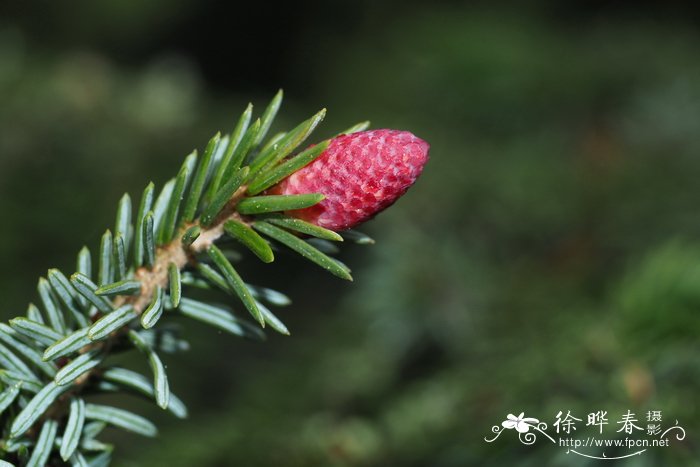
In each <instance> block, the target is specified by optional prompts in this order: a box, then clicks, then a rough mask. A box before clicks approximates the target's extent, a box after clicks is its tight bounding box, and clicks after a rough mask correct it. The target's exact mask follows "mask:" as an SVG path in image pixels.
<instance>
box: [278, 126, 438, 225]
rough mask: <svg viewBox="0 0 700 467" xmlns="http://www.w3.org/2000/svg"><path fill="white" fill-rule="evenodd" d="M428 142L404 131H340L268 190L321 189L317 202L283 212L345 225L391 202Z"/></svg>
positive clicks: (414, 174) (420, 162) (412, 176)
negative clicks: (310, 159)
mask: <svg viewBox="0 0 700 467" xmlns="http://www.w3.org/2000/svg"><path fill="white" fill-rule="evenodd" d="M429 148H430V146H429V145H428V143H427V142H425V141H423V140H422V139H420V138H418V137H416V136H415V135H413V134H412V133H409V132H408V131H398V130H370V131H362V132H358V133H352V134H350V135H340V136H338V137H336V138H334V139H333V140H332V141H331V143H330V144H329V145H328V148H326V150H325V151H324V152H323V154H321V156H319V157H318V159H316V160H315V161H314V162H312V163H311V164H309V165H307V166H306V167H304V168H303V169H301V170H299V171H297V172H295V173H294V174H292V175H291V176H289V177H288V178H286V179H284V180H282V181H281V182H280V183H278V184H277V185H276V186H274V187H272V188H271V189H270V190H269V191H268V193H270V194H282V195H296V194H303V193H322V194H323V195H325V199H324V200H323V201H321V202H320V203H319V204H317V205H315V206H312V207H310V208H306V209H300V210H296V211H290V212H288V213H287V214H289V215H292V216H295V217H298V218H300V219H304V220H306V221H308V222H311V223H314V224H316V225H318V226H321V227H325V228H327V229H331V230H344V229H349V228H352V227H354V226H356V225H357V224H360V223H362V222H364V221H366V220H368V219H370V218H372V217H373V216H375V215H376V214H378V213H379V212H381V211H382V210H384V209H386V208H387V207H389V206H391V205H392V204H393V203H394V202H395V201H396V200H397V199H398V198H399V197H401V195H403V194H404V193H405V192H406V190H408V188H409V187H410V186H411V185H413V183H414V182H415V181H416V179H417V178H418V176H419V175H420V174H421V172H422V171H423V166H424V165H425V163H426V162H427V160H428V149H429Z"/></svg>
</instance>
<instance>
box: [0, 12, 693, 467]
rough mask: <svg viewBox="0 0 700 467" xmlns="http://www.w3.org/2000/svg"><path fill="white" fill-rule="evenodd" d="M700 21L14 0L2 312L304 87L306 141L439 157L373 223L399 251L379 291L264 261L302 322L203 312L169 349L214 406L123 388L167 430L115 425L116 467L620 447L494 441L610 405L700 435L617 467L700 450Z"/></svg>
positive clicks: (7, 76)
mask: <svg viewBox="0 0 700 467" xmlns="http://www.w3.org/2000/svg"><path fill="white" fill-rule="evenodd" d="M699 20H700V16H699V15H698V12H697V10H696V9H695V8H693V7H692V3H691V2H688V3H687V4H686V3H682V2H583V1H579V2H556V1H535V2H527V4H526V5H525V4H523V3H521V2H456V1H455V2H441V3H438V2H415V1H414V2H411V1H403V2H394V1H391V2H372V1H369V0H367V1H356V2H340V1H326V2H322V1H311V2H303V3H299V2H296V3H295V2H285V3H281V4H279V5H273V4H269V3H265V2H247V3H245V4H238V2H214V1H194V0H171V1H164V0H152V1H140V2H136V1H123V0H107V1H99V2H95V1H87V0H83V1H75V2H51V1H35V2H3V3H0V212H1V213H2V221H0V226H1V228H0V264H2V265H3V267H2V272H0V297H1V298H0V303H2V307H1V308H0V310H1V313H2V316H3V317H4V318H11V317H13V316H16V315H19V314H22V313H24V310H25V307H26V304H27V302H28V301H30V300H35V298H34V296H35V292H34V289H35V284H36V278H37V277H38V276H40V275H43V274H45V272H46V269H47V268H49V267H54V266H57V267H60V268H62V269H65V270H70V269H72V267H73V264H74V253H75V252H77V250H78V249H79V248H80V247H81V246H82V245H83V244H87V245H89V246H91V247H92V248H96V247H97V244H98V242H99V237H100V235H101V233H102V232H103V230H104V228H106V227H108V226H111V225H112V224H113V221H114V208H115V206H116V202H117V200H118V199H119V197H120V196H121V194H122V193H123V192H124V191H128V192H130V193H131V194H132V196H135V197H137V196H138V194H139V193H140V191H141V189H142V187H143V186H144V185H145V184H146V183H147V182H148V181H149V180H153V181H155V182H156V183H157V184H159V185H162V183H163V182H164V181H165V180H167V179H168V178H169V177H171V176H173V175H174V173H175V172H176V171H177V169H178V167H179V164H180V162H181V159H182V157H183V156H184V155H186V154H187V153H189V151H190V150H191V149H192V148H193V147H195V146H196V147H200V148H201V147H202V146H203V145H204V143H205V142H206V140H207V139H208V138H209V137H210V136H211V135H212V134H213V133H214V132H215V131H216V130H219V129H221V130H224V131H229V130H230V128H231V127H232V126H233V124H234V122H235V119H236V118H237V116H238V114H239V113H240V112H241V110H242V109H243V107H244V106H245V104H246V103H247V102H248V101H249V100H252V101H253V103H254V104H255V105H256V109H258V112H259V111H260V110H261V109H262V108H263V106H264V105H265V103H266V101H267V100H268V99H269V98H270V97H271V96H272V95H273V94H274V92H275V91H276V90H277V88H279V87H282V88H284V89H285V96H286V97H285V104H284V106H283V111H282V112H281V115H280V118H279V120H278V122H277V123H276V126H275V129H277V130H280V129H284V128H286V127H288V126H290V125H292V124H294V123H295V122H296V121H299V120H301V119H302V118H305V117H306V116H308V115H311V114H312V113H314V112H315V111H317V110H318V109H319V108H321V107H327V108H328V110H329V114H328V117H327V118H326V121H325V123H324V125H323V127H322V128H321V129H320V130H319V135H320V136H319V138H321V137H325V136H327V135H330V134H333V132H334V131H337V130H340V129H342V128H345V127H347V126H349V125H350V124H352V123H355V122H356V121H360V120H364V119H371V120H372V122H373V127H375V128H382V127H391V128H400V129H406V130H410V131H413V132H414V133H416V134H417V135H418V136H420V137H422V138H424V139H426V140H427V141H429V142H430V143H431V145H432V149H431V157H432V158H431V161H430V163H429V165H428V166H427V168H426V171H425V173H424V175H423V177H422V178H421V179H420V180H419V182H418V183H417V185H416V186H415V187H414V188H413V189H412V190H411V191H410V192H409V193H408V194H407V195H406V196H405V197H404V198H403V199H402V200H401V201H400V202H399V203H397V204H396V205H395V207H393V208H392V209H391V210H389V211H388V212H386V213H385V214H382V215H381V216H379V217H378V218H377V219H376V220H374V221H372V222H371V223H369V224H367V225H366V227H365V228H364V229H363V230H365V231H367V232H368V233H370V234H371V235H372V236H373V237H375V238H376V240H377V244H376V245H374V246H369V247H358V246H353V245H346V246H345V248H344V252H343V253H342V255H341V258H342V259H343V261H345V262H346V263H348V264H350V265H351V267H352V268H353V272H354V276H355V282H354V283H352V284H345V283H341V281H338V280H336V279H334V278H333V277H331V276H327V275H325V274H322V273H321V272H319V271H317V270H316V269H314V268H313V266H311V265H309V264H306V263H304V262H302V261H298V260H296V259H294V258H292V257H291V256H283V257H282V258H281V259H280V261H279V264H277V262H276V263H275V266H274V267H269V268H262V267H260V266H258V265H256V263H255V262H254V261H246V262H245V263H244V264H245V266H242V270H243V273H244V274H245V276H246V277H247V278H249V280H250V281H251V282H253V283H261V284H266V285H272V286H276V287H278V288H279V289H281V290H283V291H285V292H287V293H288V294H289V295H290V296H291V297H292V298H293V299H294V304H293V305H291V306H290V307H288V308H287V309H283V310H280V312H279V313H278V315H279V316H280V317H281V318H282V319H283V320H284V321H285V322H286V323H287V325H288V326H289V327H290V329H291V331H292V337H289V338H285V337H281V336H276V335H272V336H270V339H268V341H267V342H265V343H256V342H249V341H243V340H239V339H233V338H231V337H229V336H224V335H220V334H217V333H216V332H215V331H212V330H211V329H208V328H204V327H201V326H198V325H195V324H190V323H185V322H183V323H182V324H183V326H184V328H185V329H184V334H186V335H187V336H189V337H191V339H190V341H191V344H192V350H191V351H189V352H188V353H185V354H182V355H175V356H166V357H165V360H166V363H167V365H168V369H169V374H170V378H171V388H172V389H173V391H174V392H175V393H177V394H178V395H179V396H180V397H181V398H182V399H184V400H185V402H187V403H188V405H189V406H190V411H191V416H190V420H188V421H185V422H182V421H177V420H173V419H171V418H170V417H169V416H168V415H167V414H163V413H160V412H158V411H157V409H155V408H153V407H152V406H153V404H152V403H146V402H141V401H136V400H134V399H131V398H124V399H119V400H118V401H113V402H114V403H115V404H117V405H120V406H125V407H132V408H134V409H135V410H137V411H140V412H141V413H145V414H147V415H148V416H149V417H152V418H153V419H155V420H156V421H158V423H159V426H160V428H161V435H160V437H159V438H158V439H157V440H142V439H139V438H137V437H136V436H133V437H132V436H130V435H125V434H122V433H121V432H116V431H115V432H113V433H110V434H109V437H111V439H112V440H113V441H114V442H115V443H116V444H117V449H116V455H115V459H116V460H117V465H202V466H204V465H251V466H253V465H261V466H262V465H289V466H307V465H338V466H365V465H367V466H373V465H405V466H423V465H435V466H463V465H543V464H547V465H587V463H592V464H593V463H596V462H595V461H589V460H587V459H585V458H583V457H574V455H573V454H568V455H567V454H566V450H565V449H564V448H558V447H554V446H552V445H550V444H547V443H548V441H546V440H544V439H540V440H538V441H537V443H536V444H535V445H533V446H529V447H528V446H523V445H522V444H520V443H519V442H518V441H517V439H516V437H515V436H514V434H513V433H512V432H504V434H503V436H501V437H500V438H499V439H498V440H497V441H495V442H494V443H492V444H489V443H486V442H485V441H484V440H483V439H484V437H485V436H491V426H492V425H498V424H500V422H501V421H502V420H503V419H504V417H505V415H506V414H508V413H514V414H515V415H517V414H519V413H520V412H522V411H524V412H525V413H526V415H527V416H532V417H537V418H539V419H541V420H542V421H546V422H547V423H548V424H550V425H551V423H552V422H553V421H554V418H555V415H556V414H557V412H558V411H559V410H563V411H564V412H566V411H567V410H570V411H571V412H572V413H573V414H575V415H576V416H577V417H579V418H583V419H584V420H585V417H586V414H587V413H589V412H594V411H597V410H607V411H608V412H609V418H610V423H611V425H610V426H609V427H608V429H607V431H606V433H607V434H608V437H610V438H613V437H618V436H620V434H619V433H616V430H617V427H618V426H617V425H615V422H616V421H617V420H619V419H620V416H621V415H622V414H623V413H624V412H626V411H627V410H631V411H632V412H635V413H636V414H637V416H638V418H639V419H640V420H641V422H640V423H641V424H643V425H645V424H646V421H645V420H644V416H645V414H646V412H647V411H648V410H662V411H663V414H664V419H663V422H662V424H663V425H664V426H665V427H667V426H670V425H673V424H674V423H675V421H676V420H678V423H679V424H680V425H682V426H683V427H685V429H686V432H687V437H686V439H685V440H684V441H682V442H674V443H672V447H669V448H657V449H650V450H648V451H647V452H645V453H644V454H643V455H641V456H636V457H634V458H632V459H629V460H627V461H624V462H619V463H618V465H635V466H636V465H640V466H646V465H700V464H699V463H698V461H697V460H696V459H697V457H698V453H699V450H698V433H700V421H699V420H700V407H699V405H698V404H699V403H700V399H699V398H698V391H699V390H700V357H699V355H700V354H699V353H698V350H699V348H698V335H699V334H700V317H699V312H700V239H699V238H698V237H699V235H700V209H699V208H698V206H699V205H700V183H699V182H698V180H699V176H700V118H698V116H699V115H700V61H699V60H698V51H699V50H700V29H699V28H700V24H699ZM273 131H274V129H273ZM130 364H131V363H130ZM133 364H134V365H136V366H137V367H140V368H141V367H142V368H143V369H144V371H147V370H146V365H145V363H143V362H141V361H140V359H139V358H138V356H135V357H134V358H133ZM586 430H590V427H589V428H586V427H584V426H583V422H582V424H581V425H580V426H579V433H580V434H581V436H584V435H585V434H587V433H589V432H587V431H586ZM640 436H641V435H640ZM642 437H643V436H642ZM626 453H628V451H626V450H617V451H615V450H614V449H612V450H611V449H609V450H606V451H605V454H606V455H608V456H613V455H624V454H626ZM597 454H600V453H597Z"/></svg>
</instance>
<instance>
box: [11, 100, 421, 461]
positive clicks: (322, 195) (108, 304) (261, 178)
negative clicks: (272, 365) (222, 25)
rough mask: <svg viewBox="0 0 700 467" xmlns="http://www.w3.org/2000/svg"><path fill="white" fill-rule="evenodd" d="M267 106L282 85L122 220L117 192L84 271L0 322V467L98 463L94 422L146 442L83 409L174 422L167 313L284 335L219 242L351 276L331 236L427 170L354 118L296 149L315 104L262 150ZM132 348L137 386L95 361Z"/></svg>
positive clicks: (104, 453) (260, 292)
mask: <svg viewBox="0 0 700 467" xmlns="http://www.w3.org/2000/svg"><path fill="white" fill-rule="evenodd" d="M281 101H282V92H281V91H280V92H279V93H278V94H277V95H276V96H275V97H274V98H273V99H272V101H271V103H270V104H269V105H268V107H267V108H266V109H265V111H264V112H263V115H262V116H261V117H260V118H258V119H256V120H255V121H254V122H253V123H252V124H251V123H250V122H251V120H252V113H253V107H252V105H250V104H249V105H248V106H247V108H246V109H245V111H244V112H243V114H242V115H241V117H240V118H239V120H238V122H237V124H236V125H235V128H234V129H233V131H232V132H231V133H230V134H226V135H223V136H222V135H221V133H217V134H216V135H214V136H213V137H212V138H211V139H210V140H209V142H208V143H207V145H206V146H205V148H204V151H203V152H202V154H201V156H200V155H199V153H198V152H197V151H193V152H192V153H190V154H189V155H188V156H187V157H186V158H185V161H184V163H183V164H182V166H181V168H180V170H179V172H178V174H177V175H176V177H174V178H173V179H171V180H169V181H168V182H166V183H165V184H164V185H163V187H162V188H161V190H160V192H157V191H156V187H155V184H154V183H152V182H151V183H149V184H148V185H147V186H146V187H145V188H144V190H143V193H142V196H141V199H140V200H139V202H138V204H137V208H136V210H135V211H134V204H133V203H132V200H131V197H130V196H129V195H128V194H125V195H124V196H123V197H122V198H121V199H120V201H119V203H118V208H117V215H116V219H115V224H114V228H113V230H107V231H106V232H105V233H104V235H103V236H102V239H101V242H100V245H99V250H98V254H97V256H96V260H97V261H96V264H93V258H92V254H91V251H90V249H89V248H87V247H83V248H82V249H81V250H80V252H79V253H78V259H77V264H76V272H75V273H73V274H71V275H69V276H67V275H66V274H64V273H63V272H61V271H60V270H58V269H50V270H49V271H48V274H47V277H46V278H41V279H40V280H39V284H38V286H37V291H38V293H39V299H40V301H39V303H40V305H41V307H37V306H35V305H34V304H30V305H29V308H28V310H27V313H26V316H20V317H16V318H14V319H12V320H10V322H9V325H7V324H2V323H0V368H1V369H0V426H2V432H1V434H0V436H1V438H0V454H2V457H3V458H4V459H7V462H13V463H15V464H18V465H19V464H21V465H24V464H26V465H46V464H51V465H53V464H55V463H59V462H60V461H63V462H70V463H71V464H72V465H81V466H82V465H105V464H107V463H108V462H109V460H110V457H111V452H112V446H110V445H107V444H104V443H102V442H100V441H98V440H97V439H96V438H97V436H98V435H99V433H100V432H101V431H102V429H103V428H104V427H105V426H106V425H113V426H115V427H118V428H122V429H124V430H127V431H131V432H134V433H137V434H141V435H144V436H155V435H156V434H157V429H156V427H155V425H153V423H151V422H150V421H148V420H146V419H145V418H143V417H141V416H140V415H137V414H134V413H131V412H129V411H126V410H123V409H120V408H117V407H110V406H104V405H98V404H94V403H91V402H89V400H88V399H87V398H88V397H89V396H90V395H91V394H94V393H104V392H107V393H110V392H122V391H125V392H132V393H135V394H139V395H141V396H145V397H147V398H149V399H152V400H154V401H155V403H156V404H157V405H158V406H159V407H160V408H162V409H166V410H169V411H170V412H171V413H173V414H174V415H175V416H176V417H179V418H184V417H186V416H187V409H186V407H185V405H184V404H183V403H182V401H181V400H180V399H178V398H177V397H176V396H175V395H174V394H172V393H171V391H170V384H169V382H168V375H167V372H166V369H165V366H164V365H163V363H162V360H161V358H160V354H162V353H176V352H180V351H183V350H186V349H187V348H188V347H189V345H188V344H187V342H186V341H184V340H182V339H181V338H180V337H179V335H178V333H177V330H176V328H174V327H173V326H172V325H171V324H170V323H168V322H167V321H168V320H167V318H168V316H169V315H180V316H184V317H186V318H189V319H194V320H197V321H200V322H203V323H205V324H208V325H210V326H213V327H215V328H217V329H219V330H223V331H226V332H228V333H230V334H234V335H237V336H241V337H252V338H260V337H262V336H264V334H262V329H263V328H265V327H266V326H269V328H271V329H273V330H274V331H276V332H278V333H281V334H286V335H288V334H289V330H288V329H287V327H286V326H285V324H284V323H283V322H282V321H281V320H280V319H279V318H278V317H277V316H275V315H274V314H273V312H272V311H271V310H270V308H268V306H267V305H274V306H285V305H288V304H289V303H290V301H289V299H288V298H287V297H286V296H285V295H283V294H282V293H280V292H277V291H274V290H271V289H267V288H264V287H258V286H252V285H250V284H248V283H246V282H245V281H244V279H243V278H242V276H241V275H240V273H239V272H238V269H237V266H234V264H235V263H236V257H237V255H238V253H236V251H235V250H230V249H229V248H228V246H227V245H226V242H227V239H231V240H233V241H234V242H235V245H238V246H240V247H243V248H244V249H247V250H249V251H250V252H252V253H253V254H254V256H256V257H257V258H258V259H260V260H261V261H263V262H264V263H272V262H273V261H274V259H275V256H274V253H273V249H272V247H271V245H272V244H280V245H284V246H286V247H287V248H288V249H289V250H291V251H294V252H296V253H298V254H299V255H301V256H302V257H303V258H306V259H308V260H310V261H311V262H313V263H316V264H317V265H319V266H320V267H322V268H324V269H326V270H327V271H329V272H330V273H332V274H334V275H336V276H338V277H340V278H342V279H346V280H352V276H351V271H350V269H349V268H348V267H347V266H346V265H344V264H343V263H341V262H340V261H338V260H337V259H335V258H334V257H333V256H332V255H333V252H334V251H336V250H337V249H336V248H335V247H334V246H333V245H332V242H341V241H343V240H351V241H355V242H357V243H360V244H369V243H373V241H372V240H371V239H369V237H367V236H366V235H364V234H361V233H358V232H355V231H353V230H348V229H349V228H351V227H353V226H355V225H357V224H359V223H361V222H363V221H365V220H367V219H369V218H371V217H372V216H374V215H375V214H376V213H378V212H380V211H381V210H383V209H384V208H386V207H387V206H389V205H391V204H392V203H393V202H394V201H395V200H396V199H397V198H398V197H399V196H401V195H402V194H403V193H404V192H405V191H406V190H407V189H408V187H409V186H410V185H412V184H413V182H414V181H415V180H416V178H417V177H418V175H419V174H420V172H421V170H422V168H423V165H424V164H425V162H426V160H427V152H428V146H427V143H425V142H424V141H422V140H420V139H418V138H416V137H415V136H413V135H411V134H410V133H408V132H398V131H393V130H375V131H365V129H366V127H367V126H368V122H363V123H359V124H357V125H354V126H353V127H351V128H350V129H348V130H347V131H346V132H344V133H343V134H341V135H338V136H336V137H334V138H332V139H330V140H325V141H323V142H321V143H318V144H316V145H311V146H310V147H308V148H306V149H303V150H299V148H300V147H301V145H302V144H303V143H304V142H305V140H306V139H307V138H308V137H309V136H310V135H311V134H312V132H313V131H314V130H315V129H316V127H317V126H318V125H319V123H320V122H321V121H322V120H323V118H324V117H325V114H326V111H325V109H322V110H321V111H319V112H318V113H316V114H315V115H313V116H312V117H310V118H309V119H307V120H304V121H303V122H301V123H300V124H298V125H297V126H296V127H294V128H293V129H291V130H290V131H287V132H281V133H278V134H276V135H274V136H272V137H270V138H268V139H267V141H266V140H265V138H266V135H267V133H268V131H269V129H270V128H271V126H272V124H273V121H274V118H275V116H276V114H277V112H278V110H279V108H280V105H281ZM94 266H96V267H94ZM93 271H95V274H93ZM192 288H203V289H220V290H222V291H224V292H225V293H227V294H229V295H231V296H234V297H235V298H236V299H237V301H238V302H239V303H240V304H241V305H242V306H243V308H245V310H246V311H247V312H248V314H250V316H251V317H252V321H251V320H247V319H245V318H244V317H242V316H240V315H239V314H238V313H236V312H234V311H232V310H231V309H229V308H228V307H225V306H220V305H213V304H210V303H207V302H204V301H201V300H196V299H193V298H191V297H190V296H189V292H190V290H191V289H192ZM266 304H267V305H266ZM130 349H135V350H137V351H138V352H140V353H141V354H142V355H143V356H144V357H145V358H146V360H147V362H148V364H149V367H150V369H151V375H150V377H147V376H144V375H141V374H139V373H136V372H134V371H132V370H128V369H125V368H119V367H114V366H111V365H107V364H105V363H104V362H105V359H106V358H107V357H108V356H109V355H111V354H113V353H115V352H119V351H125V350H130ZM11 465H12V464H11Z"/></svg>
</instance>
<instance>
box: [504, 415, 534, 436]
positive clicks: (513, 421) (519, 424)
mask: <svg viewBox="0 0 700 467" xmlns="http://www.w3.org/2000/svg"><path fill="white" fill-rule="evenodd" d="M539 422H540V421H539V420H537V419H536V418H531V417H525V412H520V415H518V416H517V417H516V416H515V415H513V414H512V413H509V414H508V416H507V417H506V420H504V421H503V423H501V425H503V428H506V429H508V430H512V429H513V428H515V429H516V430H517V431H518V433H527V432H528V431H530V427H531V426H532V425H533V424H534V425H535V426H536V425H537V424H538V423H539Z"/></svg>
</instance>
